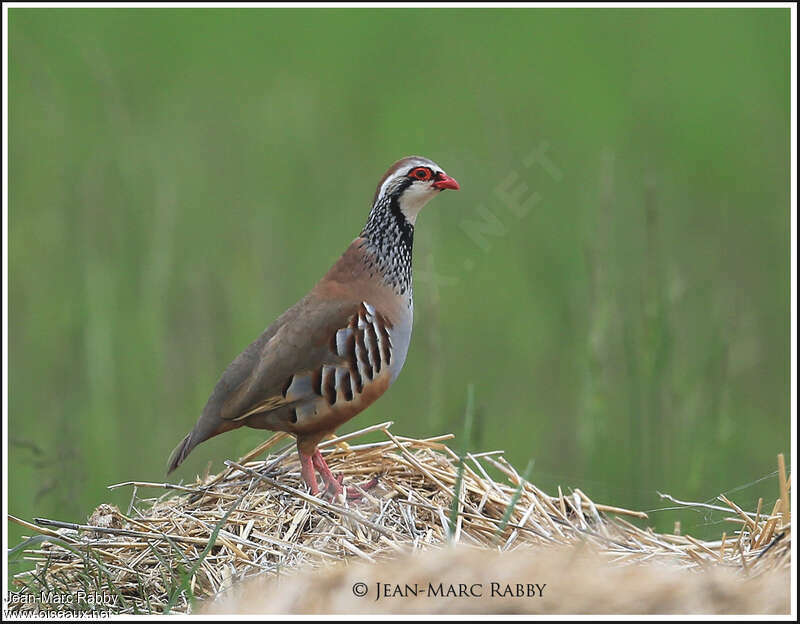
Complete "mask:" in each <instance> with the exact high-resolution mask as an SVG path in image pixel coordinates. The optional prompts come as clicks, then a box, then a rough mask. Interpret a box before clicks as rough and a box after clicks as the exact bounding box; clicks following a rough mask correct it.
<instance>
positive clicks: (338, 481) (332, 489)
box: [311, 449, 378, 500]
mask: <svg viewBox="0 0 800 624" xmlns="http://www.w3.org/2000/svg"><path fill="white" fill-rule="evenodd" d="M311 458H312V460H313V461H314V468H316V469H317V472H318V473H319V474H320V476H321V477H322V480H323V481H324V482H325V487H326V489H327V491H328V493H330V494H331V495H333V496H334V497H336V496H339V494H341V493H342V490H343V488H342V481H343V476H342V475H339V476H338V477H337V476H335V475H334V474H333V473H332V472H331V469H330V468H328V464H327V462H326V461H325V458H324V457H323V456H322V453H320V451H319V449H317V450H316V452H315V453H314V455H312V457H311ZM377 484H378V478H377V477H374V478H372V479H371V480H370V481H369V482H367V483H366V484H364V485H361V486H356V487H358V488H359V489H363V490H369V489H371V488H373V487H375V486H376V485H377ZM361 497H362V494H361V492H358V491H355V490H354V489H351V490H350V491H349V492H348V493H347V498H348V499H350V500H358V499H360V498H361Z"/></svg>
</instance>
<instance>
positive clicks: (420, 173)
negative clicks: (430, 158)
mask: <svg viewBox="0 0 800 624" xmlns="http://www.w3.org/2000/svg"><path fill="white" fill-rule="evenodd" d="M408 175H409V176H410V177H412V178H416V179H417V180H430V179H431V176H432V175H433V174H432V173H431V170H430V169H428V168H427V167H417V168H416V169H412V170H411V173H409V174H408Z"/></svg>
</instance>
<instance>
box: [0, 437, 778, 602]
mask: <svg viewBox="0 0 800 624" xmlns="http://www.w3.org/2000/svg"><path fill="white" fill-rule="evenodd" d="M390 425H391V423H383V424H381V425H375V426H373V427H368V428H366V429H362V430H360V431H357V432H355V433H352V434H348V435H346V436H341V437H339V438H334V439H332V440H328V441H326V442H324V443H322V444H321V445H320V448H321V450H322V451H323V453H324V454H325V457H326V460H327V462H328V463H329V465H330V466H331V469H332V470H333V471H334V472H335V473H341V474H342V475H343V476H344V483H345V485H347V486H349V487H348V490H350V489H351V488H352V487H353V484H355V483H363V482H365V481H367V480H369V479H370V478H372V477H375V476H376V475H379V479H378V485H377V486H376V487H375V488H374V489H371V490H368V491H365V492H363V498H362V499H361V500H358V501H355V502H353V501H349V502H347V501H328V500H323V499H322V498H318V497H315V496H311V495H310V494H308V493H307V491H306V490H307V488H306V487H305V486H304V484H303V482H302V479H301V477H300V467H299V462H298V458H297V453H296V451H295V449H294V444H293V443H291V442H290V439H289V438H287V436H286V435H285V434H281V433H279V434H275V435H273V436H272V437H271V438H270V439H269V440H267V442H265V443H264V444H262V445H261V446H259V447H258V448H256V449H254V450H253V451H252V452H251V453H249V454H248V455H247V456H245V457H243V458H242V459H240V460H239V461H238V462H232V461H229V462H226V465H227V468H226V469H225V470H224V471H222V472H221V473H219V474H218V475H215V476H213V475H206V476H204V477H202V478H198V479H197V480H196V481H195V482H193V483H189V484H186V485H177V484H169V483H146V482H127V483H121V484H117V485H113V486H109V487H110V488H119V487H130V488H132V498H131V503H130V506H129V508H128V510H127V511H126V512H125V513H123V512H121V511H120V510H119V509H117V508H116V507H113V506H111V505H101V506H100V507H98V508H97V509H96V510H95V511H94V513H93V514H92V516H91V517H90V518H89V520H88V521H87V524H85V525H79V524H72V523H65V522H60V521H55V520H47V519H43V518H37V519H36V521H35V522H36V524H31V523H28V522H25V521H24V520H20V519H18V518H14V517H13V516H12V517H10V519H11V520H12V521H15V522H17V523H19V524H22V525H23V526H25V527H27V528H29V529H30V530H32V531H35V532H36V533H38V534H39V535H37V536H36V537H34V538H32V539H29V540H27V541H26V542H23V543H22V544H21V545H20V546H18V547H17V548H16V549H13V550H12V551H11V554H12V555H15V554H17V553H22V555H23V556H24V557H25V558H26V559H28V560H30V561H33V562H34V563H35V568H34V569H33V570H31V571H27V572H22V573H19V574H17V575H15V576H14V578H13V583H14V585H15V588H17V589H16V590H15V591H17V596H18V597H17V600H16V601H15V602H13V603H11V604H10V605H9V606H10V607H11V609H12V610H18V611H24V610H37V609H38V610H41V609H43V608H58V605H57V604H46V603H43V602H42V597H43V596H42V592H52V593H51V594H50V595H51V596H52V595H59V594H70V595H75V593H76V590H77V589H82V590H83V591H84V594H85V595H89V596H91V595H98V596H99V595H101V594H102V595H103V596H106V597H108V596H112V597H113V598H112V599H107V600H106V603H105V604H102V603H101V604H93V603H91V601H88V602H86V604H84V605H82V606H81V605H73V608H75V607H76V606H77V607H78V608H83V609H86V610H101V609H110V610H111V611H112V612H114V613H130V614H134V613H162V612H170V611H172V612H179V613H190V612H192V610H193V603H194V599H195V598H208V597H213V596H215V595H218V594H219V593H220V592H222V591H224V590H226V589H229V588H230V587H231V586H232V584H234V583H236V582H238V581H239V580H241V579H244V578H246V577H249V576H253V575H257V574H266V575H270V576H276V575H287V574H293V573H294V572H296V571H299V570H306V569H308V568H321V567H327V566H330V565H331V564H335V563H337V562H341V561H342V560H353V559H356V560H363V561H366V562H375V561H379V560H383V559H388V558H396V557H397V556H398V555H401V554H403V553H407V552H411V551H415V550H421V549H428V548H438V547H441V546H442V545H445V544H447V543H461V544H464V545H467V546H472V547H478V548H487V549H493V550H495V551H500V552H502V551H508V550H513V549H516V548H518V547H521V546H531V545H535V546H565V545H570V544H576V543H582V544H584V545H588V546H590V547H592V548H594V549H596V550H597V551H598V552H600V553H602V554H603V555H604V556H605V558H606V559H607V561H608V562H609V564H610V565H611V564H617V565H619V564H632V563H636V562H641V561H654V560H655V561H664V562H669V563H671V564H676V565H679V566H682V567H684V568H686V569H691V570H697V571H703V570H707V569H708V568H710V567H719V566H722V567H726V568H729V569H733V570H738V571H740V572H741V573H742V574H744V575H748V576H750V577H752V576H755V575H759V574H761V573H762V572H765V571H768V570H774V569H776V568H788V566H789V561H790V546H791V524H790V517H789V513H788V509H787V506H788V503H789V492H790V487H791V477H789V479H786V477H785V475H784V474H781V475H779V482H780V486H781V497H780V498H778V500H777V501H776V502H775V504H774V505H773V506H772V507H771V511H767V510H766V509H762V508H761V504H759V508H758V509H757V510H756V511H755V512H747V511H744V510H742V509H741V508H740V507H738V506H737V505H736V504H735V503H734V502H733V501H730V500H728V499H727V498H725V497H721V502H722V503H724V506H722V505H719V506H711V507H714V508H716V509H724V510H726V511H728V512H730V514H731V517H730V518H728V520H730V521H731V522H733V523H734V525H735V526H734V528H733V530H731V531H730V532H727V533H724V534H723V535H722V537H721V539H720V540H717V541H702V540H698V539H695V538H693V537H692V536H690V535H681V534H658V533H655V532H654V531H652V529H649V528H640V527H638V526H636V525H635V524H633V522H631V521H630V520H629V519H628V518H630V519H641V520H645V519H647V515H646V514H645V513H643V512H637V511H630V510H627V509H621V508H617V507H612V506H609V505H602V504H599V503H595V502H593V501H592V500H591V499H590V498H589V497H588V496H586V495H585V494H584V493H583V492H581V491H580V490H578V489H575V490H573V491H572V492H571V493H569V494H565V493H562V492H561V489H560V488H559V491H558V496H551V495H548V494H546V493H544V492H543V491H541V490H540V489H539V488H537V487H536V486H535V485H533V484H532V483H530V482H528V481H526V480H524V479H522V478H521V476H520V474H519V473H518V472H517V471H516V470H515V469H514V467H513V466H512V465H511V464H509V463H508V462H507V461H506V460H505V459H504V458H503V456H502V452H500V451H497V452H486V453H477V454H468V455H467V456H466V457H465V461H463V462H462V461H461V460H460V458H459V456H458V455H457V454H456V453H454V452H453V451H452V450H451V449H450V448H449V447H448V446H447V445H446V444H444V441H446V440H448V439H450V438H452V437H453V436H452V435H449V434H448V435H442V436H438V437H435V438H428V439H422V440H415V439H411V438H406V437H402V436H395V435H394V434H392V432H391V431H390ZM374 431H380V432H382V433H383V434H384V435H385V436H386V438H387V439H386V440H385V441H382V442H374V443H369V444H360V445H354V446H350V445H348V444H347V442H346V441H347V440H353V439H355V438H358V437H359V436H362V435H364V434H366V433H369V432H374ZM280 442H283V443H285V444H286V447H285V448H282V449H280V450H278V451H277V452H276V453H274V454H269V455H267V456H266V459H264V460H259V461H256V460H255V457H257V456H258V455H260V454H262V453H264V452H266V451H267V450H269V449H271V448H272V447H273V446H276V445H277V444H278V443H280ZM781 460H782V457H781ZM490 467H491V469H495V470H496V471H499V472H500V473H502V474H503V475H505V478H506V481H505V482H500V481H496V480H494V479H493V478H492V477H490V476H489V470H487V469H488V468H490ZM457 484H458V485H459V491H458V492H457V496H455V498H454V489H455V488H456V485H457ZM152 491H155V492H157V494H156V496H153V497H151V496H149V493H150V492H152ZM662 496H664V497H665V498H669V499H670V500H672V501H673V502H675V503H676V504H681V505H693V506H694V505H695V504H692V503H684V502H682V501H678V500H676V499H674V498H672V497H669V496H667V495H662ZM452 519H454V520H455V521H454V522H453V521H452ZM26 597H29V598H26Z"/></svg>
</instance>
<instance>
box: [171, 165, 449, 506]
mask: <svg viewBox="0 0 800 624" xmlns="http://www.w3.org/2000/svg"><path fill="white" fill-rule="evenodd" d="M444 189H458V182H456V181H455V180H454V179H453V178H451V177H450V176H448V175H447V174H446V173H445V172H444V171H442V169H441V168H440V167H439V166H438V165H437V164H436V163H434V162H433V161H431V160H428V159H427V158H422V157H420V156H409V157H408V158H403V159H402V160H399V161H397V162H396V163H395V164H394V165H392V166H391V167H390V168H389V170H388V171H387V172H386V174H385V175H384V176H383V178H382V179H381V181H380V182H379V183H378V188H377V190H376V192H375V197H374V199H373V203H372V210H371V211H370V213H369V218H368V219H367V224H366V225H365V226H364V229H363V230H362V231H361V234H360V235H359V236H358V238H356V239H355V240H354V241H353V242H352V243H351V244H350V247H348V248H347V250H346V251H345V252H344V254H343V255H342V257H341V258H339V260H338V261H337V262H336V264H334V265H333V266H332V267H331V269H330V270H329V271H328V272H327V273H326V274H325V276H324V277H323V278H322V279H321V280H320V281H319V282H317V284H316V285H315V286H314V288H312V289H311V292H309V293H308V294H307V295H306V296H305V297H303V298H302V299H301V300H300V301H298V302H297V303H296V304H295V305H293V306H292V307H291V308H289V309H288V310H286V312H284V313H283V314H282V315H281V316H280V317H279V318H278V319H277V320H276V321H275V322H274V323H273V324H272V325H270V326H269V327H268V328H267V329H266V330H265V331H264V333H262V334H261V336H259V337H258V338H257V339H256V340H255V341H254V342H253V343H252V344H250V346H248V347H247V348H246V349H245V350H244V351H243V352H242V353H241V354H239V356H238V357H237V358H236V359H235V360H233V362H231V364H230V365H229V366H228V368H227V369H225V372H224V373H223V374H222V377H221V378H220V380H219V381H218V382H217V385H216V386H215V387H214V391H213V392H212V393H211V397H210V398H209V399H208V402H207V403H206V406H205V408H204V409H203V413H202V415H201V416H200V418H199V419H198V421H197V423H196V424H195V426H194V429H192V431H191V432H190V433H189V434H188V435H187V436H186V437H185V438H184V439H183V441H182V442H181V443H180V444H178V446H177V447H176V448H175V450H174V451H173V452H172V455H171V456H170V459H169V469H168V472H172V471H173V470H175V468H177V467H178V466H179V465H180V463H181V462H182V461H183V460H184V459H186V456H187V455H188V454H189V453H190V452H191V450H192V449H193V448H194V447H195V446H197V445H198V444H200V443H201V442H203V441H205V440H208V439H209V438H211V437H213V436H215V435H218V434H220V433H224V432H225V431H230V430H231V429H236V428H238V427H241V426H243V425H246V426H248V427H254V428H256V429H270V430H272V431H286V432H289V433H291V434H293V435H294V436H295V437H296V438H297V450H298V453H299V455H300V465H301V470H302V476H303V479H304V480H305V482H306V483H307V484H308V487H309V488H310V490H311V493H312V494H316V493H317V492H318V489H317V482H316V477H315V475H314V470H315V469H316V471H317V472H318V473H319V474H320V476H321V477H322V479H323V481H324V483H325V486H326V489H327V491H328V492H329V493H330V494H332V495H339V494H340V493H341V492H342V486H341V484H340V482H339V480H337V479H336V477H334V476H333V474H332V473H331V471H330V469H329V468H328V466H327V464H326V463H325V460H324V459H323V457H322V454H321V453H320V452H319V450H318V449H317V444H318V443H319V442H320V441H321V440H322V439H323V438H324V437H325V436H327V435H328V434H331V433H333V432H334V431H335V430H336V428H337V427H339V426H340V425H341V424H342V423H344V422H346V421H348V420H350V419H351V418H352V417H353V416H355V415H356V414H358V413H359V412H361V411H362V410H364V409H366V408H367V407H368V406H369V405H370V404H371V403H372V402H373V401H375V399H377V398H378V397H379V396H381V395H382V394H383V393H384V392H385V391H386V389H387V388H388V387H389V386H390V385H391V384H392V383H393V382H394V380H395V379H396V378H397V375H398V374H399V373H400V369H401V368H402V367H403V362H405V359H406V353H408V344H409V341H410V339H411V322H412V316H413V301H412V294H411V249H412V244H413V240H414V223H415V221H416V219H417V214H418V213H419V211H420V209H421V208H422V207H423V206H424V205H425V204H426V203H427V202H428V201H429V200H430V199H431V198H433V197H434V196H435V195H436V194H437V193H439V192H440V191H442V190H444Z"/></svg>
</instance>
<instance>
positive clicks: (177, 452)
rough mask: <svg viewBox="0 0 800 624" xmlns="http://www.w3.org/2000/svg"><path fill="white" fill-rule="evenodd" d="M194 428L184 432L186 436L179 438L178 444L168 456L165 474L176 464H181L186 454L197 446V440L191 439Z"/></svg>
mask: <svg viewBox="0 0 800 624" xmlns="http://www.w3.org/2000/svg"><path fill="white" fill-rule="evenodd" d="M193 433H194V430H192V431H190V432H189V433H188V434H186V437H185V438H184V439H183V440H181V442H180V444H178V446H176V447H175V449H174V450H173V451H172V453H171V454H170V456H169V463H168V464H167V474H169V473H171V472H172V471H173V470H175V469H176V468H177V467H178V466H180V465H181V463H182V462H183V460H184V459H186V456H187V455H188V454H189V453H191V452H192V449H193V448H194V447H195V446H197V444H198V442H199V440H197V441H196V440H193V439H192V438H193V436H192V434H193Z"/></svg>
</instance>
